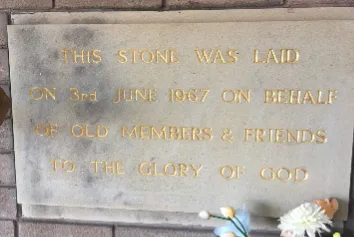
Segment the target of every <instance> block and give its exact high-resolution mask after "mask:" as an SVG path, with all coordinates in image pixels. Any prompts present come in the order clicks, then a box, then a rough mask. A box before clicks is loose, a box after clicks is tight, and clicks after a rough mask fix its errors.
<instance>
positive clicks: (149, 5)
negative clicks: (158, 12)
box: [55, 0, 162, 10]
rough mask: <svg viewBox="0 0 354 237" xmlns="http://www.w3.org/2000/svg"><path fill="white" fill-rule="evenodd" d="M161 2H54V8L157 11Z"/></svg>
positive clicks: (97, 0)
mask: <svg viewBox="0 0 354 237" xmlns="http://www.w3.org/2000/svg"><path fill="white" fill-rule="evenodd" d="M161 6H162V0H140V1H134V0H124V1H122V0H118V1H117V0H76V1H71V0H56V1H55V7H56V8H96V9H97V8H99V9H101V8H117V9H143V10H148V9H159V8H160V7H161Z"/></svg>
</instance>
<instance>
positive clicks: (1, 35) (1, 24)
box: [0, 0, 8, 57]
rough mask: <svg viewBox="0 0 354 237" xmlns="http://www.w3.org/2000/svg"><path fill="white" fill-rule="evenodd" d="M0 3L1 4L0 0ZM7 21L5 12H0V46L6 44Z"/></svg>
mask: <svg viewBox="0 0 354 237" xmlns="http://www.w3.org/2000/svg"><path fill="white" fill-rule="evenodd" d="M0 5H1V0H0ZM0 9H1V7H0ZM7 22H8V20H7V13H5V12H0V46H6V45H7V33H6V27H7ZM0 57H1V55H0Z"/></svg>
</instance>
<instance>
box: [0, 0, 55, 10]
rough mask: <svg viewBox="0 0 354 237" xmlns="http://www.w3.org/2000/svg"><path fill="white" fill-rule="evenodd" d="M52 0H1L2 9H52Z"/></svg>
mask: <svg viewBox="0 0 354 237" xmlns="http://www.w3.org/2000/svg"><path fill="white" fill-rule="evenodd" d="M52 5H53V1H52V0H25V1H24V0H0V9H31V10H37V9H50V8H52Z"/></svg>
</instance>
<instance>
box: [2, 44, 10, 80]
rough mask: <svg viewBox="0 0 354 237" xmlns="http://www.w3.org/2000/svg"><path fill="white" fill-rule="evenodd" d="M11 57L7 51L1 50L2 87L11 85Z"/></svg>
mask: <svg viewBox="0 0 354 237" xmlns="http://www.w3.org/2000/svg"><path fill="white" fill-rule="evenodd" d="M9 78H10V73H9V55H8V50H7V49H0V85H1V84H9V83H10V79H9Z"/></svg>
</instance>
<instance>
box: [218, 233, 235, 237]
mask: <svg viewBox="0 0 354 237" xmlns="http://www.w3.org/2000/svg"><path fill="white" fill-rule="evenodd" d="M220 237H237V236H236V235H235V234H234V233H232V232H226V233H222V234H221V236H220Z"/></svg>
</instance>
